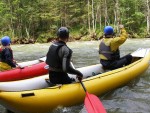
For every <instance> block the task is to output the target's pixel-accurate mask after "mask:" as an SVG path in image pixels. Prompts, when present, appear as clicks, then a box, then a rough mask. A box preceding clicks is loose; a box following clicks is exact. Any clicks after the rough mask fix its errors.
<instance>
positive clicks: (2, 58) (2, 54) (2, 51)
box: [1, 48, 13, 63]
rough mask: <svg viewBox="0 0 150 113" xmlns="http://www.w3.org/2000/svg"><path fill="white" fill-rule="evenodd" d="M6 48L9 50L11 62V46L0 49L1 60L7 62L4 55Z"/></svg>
mask: <svg viewBox="0 0 150 113" xmlns="http://www.w3.org/2000/svg"><path fill="white" fill-rule="evenodd" d="M7 50H8V51H9V52H10V56H11V59H10V60H11V61H12V62H13V51H12V49H11V48H3V49H1V61H2V62H6V63H7V59H6V57H5V55H4V54H5V52H6V51H7Z"/></svg>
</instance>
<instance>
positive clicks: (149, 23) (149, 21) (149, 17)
mask: <svg viewBox="0 0 150 113" xmlns="http://www.w3.org/2000/svg"><path fill="white" fill-rule="evenodd" d="M146 5H147V34H149V33H150V9H149V0H147V3H146Z"/></svg>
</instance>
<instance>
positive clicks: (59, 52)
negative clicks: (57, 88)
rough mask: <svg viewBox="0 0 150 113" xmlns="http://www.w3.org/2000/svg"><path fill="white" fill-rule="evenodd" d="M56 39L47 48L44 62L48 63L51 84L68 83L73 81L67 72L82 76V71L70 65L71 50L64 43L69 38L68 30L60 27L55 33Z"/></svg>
mask: <svg viewBox="0 0 150 113" xmlns="http://www.w3.org/2000/svg"><path fill="white" fill-rule="evenodd" d="M57 36H58V41H55V42H54V43H53V44H52V45H51V46H50V48H49V51H48V53H47V58H46V63H47V64H48V65H49V68H50V71H49V78H50V82H51V83H53V84H68V83H71V82H73V81H74V79H71V78H70V77H69V76H68V74H67V73H71V74H75V75H77V76H78V77H80V78H82V76H83V75H82V73H81V72H79V71H78V70H75V69H74V68H73V67H72V66H71V63H70V61H71V57H72V50H71V49H70V48H69V47H68V46H67V45H66V42H67V41H68V38H69V31H68V29H67V28H66V27H61V28H59V30H58V33H57Z"/></svg>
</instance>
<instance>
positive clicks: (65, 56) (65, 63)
mask: <svg viewBox="0 0 150 113" xmlns="http://www.w3.org/2000/svg"><path fill="white" fill-rule="evenodd" d="M61 51H62V52H61V53H62V69H63V71H64V72H67V73H70V74H75V75H78V76H83V75H82V73H81V72H80V71H78V70H76V69H74V68H73V67H72V65H71V63H70V61H71V57H72V50H71V49H69V48H68V47H66V46H63V47H62V49H61Z"/></svg>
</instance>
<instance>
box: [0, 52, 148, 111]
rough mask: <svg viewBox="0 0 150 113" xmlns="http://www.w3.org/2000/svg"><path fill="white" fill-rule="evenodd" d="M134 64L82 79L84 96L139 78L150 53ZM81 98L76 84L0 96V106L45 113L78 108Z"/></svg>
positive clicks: (81, 93) (102, 91) (145, 68)
mask: <svg viewBox="0 0 150 113" xmlns="http://www.w3.org/2000/svg"><path fill="white" fill-rule="evenodd" d="M146 51H147V50H146ZM132 55H133V56H134V55H135V56H136V54H132ZM140 55H141V54H140ZM134 60H135V62H133V63H132V64H130V65H128V66H125V67H123V68H119V69H116V70H112V71H108V72H105V73H102V74H99V75H97V76H93V77H89V78H86V79H84V80H83V83H84V85H85V87H86V88H87V90H88V92H89V93H91V94H95V95H97V96H100V95H102V94H104V93H106V92H108V91H110V90H113V89H115V88H118V87H121V86H123V85H125V84H127V83H128V82H129V81H131V80H133V79H134V78H136V77H137V76H139V75H141V74H142V73H143V72H145V71H146V70H147V69H148V67H149V64H150V52H149V51H148V52H147V53H146V54H145V53H144V54H143V57H141V56H136V57H135V59H134ZM37 84H38V83H37ZM84 98H85V92H84V90H83V88H82V86H81V84H80V83H72V84H67V85H62V86H54V87H48V88H44V89H37V90H30V91H18V92H6V91H5V92H4V91H2V92H0V104H1V105H3V106H4V107H6V108H7V109H9V110H11V111H13V112H15V113H48V112H50V111H51V110H53V109H55V108H57V107H59V106H63V107H67V106H73V105H77V104H80V103H82V102H83V101H84Z"/></svg>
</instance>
